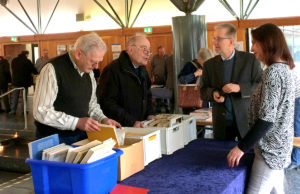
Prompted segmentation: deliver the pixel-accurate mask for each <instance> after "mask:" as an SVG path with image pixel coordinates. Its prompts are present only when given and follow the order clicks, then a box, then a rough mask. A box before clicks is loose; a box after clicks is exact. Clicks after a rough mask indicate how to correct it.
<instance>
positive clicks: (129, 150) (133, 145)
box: [118, 139, 145, 181]
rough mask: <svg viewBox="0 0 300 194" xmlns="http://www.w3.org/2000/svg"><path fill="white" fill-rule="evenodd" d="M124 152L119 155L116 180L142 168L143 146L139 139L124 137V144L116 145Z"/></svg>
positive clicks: (122, 178) (120, 179)
mask: <svg viewBox="0 0 300 194" xmlns="http://www.w3.org/2000/svg"><path fill="white" fill-rule="evenodd" d="M118 149H120V150H122V151H123V152H124V153H123V155H121V156H120V157H119V164H118V181H122V180H124V179H126V178H128V177H130V176H131V175H133V174H135V173H137V172H139V171H141V170H143V169H144V166H145V165H144V146H143V140H141V139H125V142H124V145H123V146H120V147H118Z"/></svg>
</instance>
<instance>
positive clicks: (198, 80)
mask: <svg viewBox="0 0 300 194" xmlns="http://www.w3.org/2000/svg"><path fill="white" fill-rule="evenodd" d="M191 63H192V64H193V65H194V66H195V67H196V69H197V70H198V69H199V67H198V66H197V64H196V63H195V62H194V61H191ZM199 82H200V76H199V77H198V78H197V81H196V86H198V85H199Z"/></svg>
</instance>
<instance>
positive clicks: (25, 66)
mask: <svg viewBox="0 0 300 194" xmlns="http://www.w3.org/2000/svg"><path fill="white" fill-rule="evenodd" d="M28 55H29V52H28V51H22V52H21V54H19V56H18V57H16V58H14V59H13V60H12V62H11V70H12V84H13V86H14V88H20V87H24V88H25V96H26V100H27V94H28V87H30V86H31V85H32V84H33V78H32V74H37V73H38V72H37V71H36V69H35V68H34V65H33V63H32V62H31V61H30V60H29V59H28ZM19 94H20V90H16V91H14V97H13V101H12V105H11V111H10V112H9V114H16V110H17V107H18V101H19ZM23 103H24V102H23V101H22V109H23V107H24V104H23Z"/></svg>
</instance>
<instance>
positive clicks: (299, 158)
mask: <svg viewBox="0 0 300 194" xmlns="http://www.w3.org/2000/svg"><path fill="white" fill-rule="evenodd" d="M294 130H295V137H300V98H296V100H295V119H294ZM292 163H293V164H296V165H299V164H300V147H296V146H294V148H293V152H292Z"/></svg>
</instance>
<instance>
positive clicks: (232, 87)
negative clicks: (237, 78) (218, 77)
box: [222, 83, 241, 94]
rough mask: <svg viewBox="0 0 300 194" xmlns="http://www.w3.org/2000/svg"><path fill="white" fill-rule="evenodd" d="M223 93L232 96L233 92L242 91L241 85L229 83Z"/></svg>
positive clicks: (224, 87)
mask: <svg viewBox="0 0 300 194" xmlns="http://www.w3.org/2000/svg"><path fill="white" fill-rule="evenodd" d="M222 90H223V92H224V93H226V94H230V93H233V92H235V93H236V92H239V91H240V90H241V88H240V85H239V84H233V83H229V84H226V85H224V86H223V88H222Z"/></svg>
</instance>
